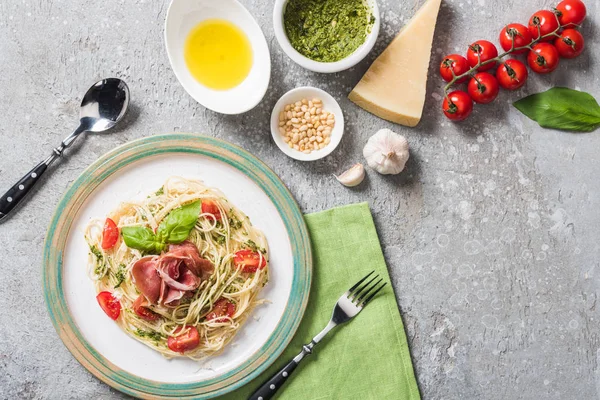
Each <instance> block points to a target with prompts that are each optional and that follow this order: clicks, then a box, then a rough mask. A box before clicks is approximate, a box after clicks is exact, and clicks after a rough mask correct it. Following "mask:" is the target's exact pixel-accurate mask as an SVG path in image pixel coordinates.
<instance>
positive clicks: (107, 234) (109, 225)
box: [101, 218, 119, 250]
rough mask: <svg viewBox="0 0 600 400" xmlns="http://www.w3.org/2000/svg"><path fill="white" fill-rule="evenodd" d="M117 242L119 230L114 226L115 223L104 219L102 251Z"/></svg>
mask: <svg viewBox="0 0 600 400" xmlns="http://www.w3.org/2000/svg"><path fill="white" fill-rule="evenodd" d="M117 240H119V228H118V227H117V224H115V221H113V220H112V219H110V218H106V221H105V222H104V230H103V231H102V244H101V246H102V248H103V249H104V250H108V249H110V248H112V247H113V246H114V245H115V243H117Z"/></svg>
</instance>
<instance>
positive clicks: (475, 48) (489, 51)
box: [467, 40, 498, 71]
mask: <svg viewBox="0 0 600 400" xmlns="http://www.w3.org/2000/svg"><path fill="white" fill-rule="evenodd" d="M496 57H498V49H497V48H496V46H494V44H493V43H492V42H489V41H487V40H478V41H476V42H475V43H472V44H471V45H470V46H469V50H467V61H469V65H470V66H471V67H474V66H476V65H477V63H479V61H480V60H481V62H485V61H488V60H491V59H492V58H496ZM494 66H496V63H495V62H491V63H489V64H486V65H483V66H481V67H479V68H478V70H479V71H487V70H488V69H491V68H494Z"/></svg>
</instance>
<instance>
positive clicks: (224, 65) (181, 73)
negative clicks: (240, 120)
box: [165, 0, 271, 114]
mask: <svg viewBox="0 0 600 400" xmlns="http://www.w3.org/2000/svg"><path fill="white" fill-rule="evenodd" d="M165 45H166V48H167V54H168V56H169V61H170V63H171V68H173V72H175V76H176V77H177V79H178V80H179V83H181V85H182V86H183V88H184V89H185V90H186V91H187V92H188V93H189V95H190V96H192V97H193V98H194V99H195V100H196V101H197V102H198V103H200V104H202V105H203V106H205V107H206V108H209V109H211V110H213V111H216V112H219V113H222V114H241V113H243V112H246V111H248V110H251V109H252V108H254V107H255V106H256V105H257V104H258V103H259V102H260V101H261V100H262V98H263V96H264V95H265V93H266V91H267V88H268V86H269V80H270V77H271V57H270V54H269V47H268V46H267V41H266V39H265V36H264V35H263V32H262V30H261V29H260V26H259V25H258V23H257V22H256V20H255V19H254V18H253V17H252V15H251V14H250V12H248V10H247V9H246V8H245V7H244V6H243V5H242V4H240V3H239V2H238V1H237V0H219V1H214V0H172V2H171V5H170V6H169V10H168V12H167V18H166V22H165Z"/></svg>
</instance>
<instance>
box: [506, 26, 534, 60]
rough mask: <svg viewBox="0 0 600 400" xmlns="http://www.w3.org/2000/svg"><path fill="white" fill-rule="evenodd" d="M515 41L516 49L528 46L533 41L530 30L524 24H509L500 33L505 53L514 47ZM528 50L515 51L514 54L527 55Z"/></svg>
mask: <svg viewBox="0 0 600 400" xmlns="http://www.w3.org/2000/svg"><path fill="white" fill-rule="evenodd" d="M513 39H514V41H515V47H514V48H515V49H516V48H519V47H523V46H527V45H529V44H530V43H531V41H532V40H533V39H532V37H531V33H530V32H529V28H527V27H526V26H525V25H523V24H508V25H506V26H505V27H504V29H502V31H500V45H501V46H502V48H503V49H504V51H508V50H510V49H511V48H513V47H512V45H513ZM527 51H528V49H521V50H517V51H513V54H523V53H526V52H527Z"/></svg>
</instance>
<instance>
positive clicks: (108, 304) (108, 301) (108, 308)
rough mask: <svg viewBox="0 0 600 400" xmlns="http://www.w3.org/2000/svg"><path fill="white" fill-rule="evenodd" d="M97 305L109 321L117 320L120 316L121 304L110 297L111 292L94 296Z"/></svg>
mask: <svg viewBox="0 0 600 400" xmlns="http://www.w3.org/2000/svg"><path fill="white" fill-rule="evenodd" d="M96 300H98V304H100V307H102V310H104V312H105V313H106V315H108V316H109V318H110V319H113V320H115V321H116V320H117V318H119V315H120V314H121V302H120V301H119V300H117V299H115V297H114V296H113V295H112V293H111V292H100V293H98V296H96Z"/></svg>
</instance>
